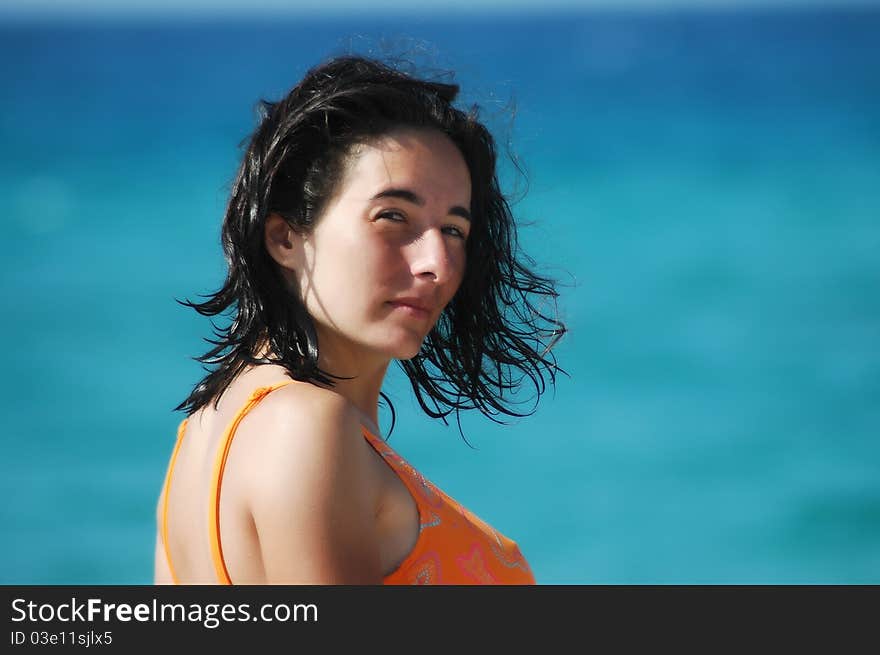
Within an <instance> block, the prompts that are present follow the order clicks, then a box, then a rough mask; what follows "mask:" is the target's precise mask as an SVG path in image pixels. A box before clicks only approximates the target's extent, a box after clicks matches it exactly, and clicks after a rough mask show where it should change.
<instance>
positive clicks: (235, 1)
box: [0, 0, 880, 14]
mask: <svg viewBox="0 0 880 655" xmlns="http://www.w3.org/2000/svg"><path fill="white" fill-rule="evenodd" d="M865 5H873V6H880V0H418V2H417V3H415V6H416V7H417V8H418V10H425V9H435V10H443V9H447V10H459V11H461V10H465V11H470V10H508V11H509V10H519V9H553V8H560V9H561V8H591V7H596V8H612V7H617V8H622V7H627V8H648V9H650V8H655V9H658V8H673V7H701V8H712V7H719V8H722V7H723V8H744V7H748V6H751V7H760V6H790V7H797V6H822V7H829V6H839V7H843V6H865ZM413 6H414V3H413V2H412V0H370V1H369V2H366V1H364V0H3V2H2V3H0V14H3V13H6V14H17V13H27V14H54V13H58V14H70V13H85V14H90V13H96V14H126V13H153V14H175V13H194V12H199V13H202V12H216V13H228V12H246V13H252V12H254V11H260V10H272V11H276V12H280V11H283V12H289V13H296V12H299V11H306V12H310V13H313V12H320V11H343V10H348V9H359V10H361V11H364V10H367V11H376V10H382V9H386V10H387V9H395V10H400V9H408V10H410V11H412V8H413Z"/></svg>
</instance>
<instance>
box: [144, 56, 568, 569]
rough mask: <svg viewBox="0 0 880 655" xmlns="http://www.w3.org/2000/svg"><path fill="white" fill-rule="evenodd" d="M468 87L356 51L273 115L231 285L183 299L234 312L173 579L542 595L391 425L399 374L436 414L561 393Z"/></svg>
mask: <svg viewBox="0 0 880 655" xmlns="http://www.w3.org/2000/svg"><path fill="white" fill-rule="evenodd" d="M457 92H458V87H457V86H455V85H449V84H440V83H436V82H430V81H425V80H420V79H416V78H414V77H412V76H410V75H407V74H404V73H403V72H400V71H398V70H395V69H392V68H389V67H387V66H385V65H383V64H380V63H378V62H375V61H371V60H367V59H361V58H356V57H346V58H339V59H335V60H331V61H329V62H328V63H326V64H324V65H321V66H319V67H317V68H315V69H313V70H311V71H309V73H308V74H307V75H306V76H305V78H304V79H303V80H302V81H301V82H300V83H299V84H298V85H297V86H296V87H295V88H294V89H293V90H292V91H291V92H290V93H289V94H288V95H287V97H285V98H284V99H283V100H281V101H280V102H277V103H268V102H264V103H263V108H264V116H263V118H262V120H261V122H260V125H259V126H258V128H257V129H256V131H255V132H254V134H253V136H252V137H251V140H250V143H249V145H248V147H247V150H246V152H245V155H244V158H243V161H242V164H241V167H240V169H239V171H238V175H237V177H236V179H235V183H234V185H233V189H232V194H231V198H230V201H229V206H228V209H227V211H226V217H225V220H224V223H223V247H224V251H225V255H226V261H227V264H228V274H227V278H226V282H225V284H224V285H223V287H222V289H220V291H218V292H217V293H216V294H214V295H213V296H211V297H209V299H208V300H207V301H206V302H204V303H191V302H187V303H185V304H187V305H189V306H191V307H193V308H194V309H196V310H197V311H198V312H200V313H201V314H203V315H206V316H216V315H218V314H221V312H224V311H227V310H228V311H229V312H231V314H232V320H231V322H230V324H229V325H228V326H227V327H224V328H216V338H215V339H214V340H211V343H213V344H214V345H215V347H214V348H212V349H211V350H210V351H209V352H208V353H207V354H206V355H204V356H203V357H201V358H200V361H202V362H203V363H207V364H210V365H213V367H214V368H213V369H212V370H211V372H210V373H209V374H208V375H207V376H206V377H205V378H204V379H203V380H201V382H199V383H198V385H196V387H195V388H194V389H193V391H192V393H190V395H189V397H188V398H187V399H186V400H185V401H184V402H183V403H181V405H180V406H179V407H178V409H180V410H184V411H186V413H187V418H186V419H185V420H184V421H183V422H182V423H181V425H180V428H179V430H178V437H177V443H176V445H175V448H174V451H173V454H172V456H171V461H170V463H169V466H168V471H167V474H166V478H165V484H164V486H163V489H162V493H161V494H160V497H159V503H158V508H157V522H158V534H157V539H156V560H155V579H156V582H157V583H184V584H212V583H225V584H231V583H233V582H234V583H237V584H312V583H314V584H361V583H362V584H379V583H383V582H384V583H386V584H410V583H425V584H467V583H507V584H529V583H534V581H535V580H534V577H533V575H532V572H531V570H530V569H529V565H528V564H527V562H526V560H525V559H524V558H523V556H522V555H521V553H520V551H519V549H518V548H517V546H516V544H515V543H514V542H513V541H511V540H509V539H508V538H506V537H504V536H503V535H501V534H499V533H498V532H497V531H495V530H494V529H493V528H492V527H490V526H489V525H487V524H486V523H484V522H483V521H481V520H480V519H479V518H477V517H476V516H474V515H473V514H472V513H470V512H469V511H468V510H466V509H465V508H464V507H462V506H461V505H460V504H459V503H457V502H456V501H454V500H453V499H451V498H450V497H448V496H447V495H446V494H444V493H443V492H442V491H440V490H439V489H437V488H436V487H435V486H434V485H432V484H431V483H430V482H428V481H427V480H426V479H425V478H424V477H423V476H422V475H421V474H419V472H418V471H416V470H415V469H413V468H412V467H411V466H410V465H409V464H407V462H405V461H404V460H403V459H401V458H400V457H399V456H398V455H397V454H396V453H395V452H394V451H393V450H392V449H391V448H390V447H389V446H388V445H387V444H386V443H385V442H384V441H383V439H382V438H381V437H380V430H379V427H378V417H377V413H378V403H379V399H380V395H381V388H382V381H383V379H384V377H385V373H386V371H387V368H388V365H389V363H390V362H391V360H398V361H399V362H400V363H401V365H402V367H403V369H404V371H405V372H406V374H407V375H408V376H409V379H410V381H411V383H412V387H413V390H414V392H415V394H416V397H417V398H418V400H419V403H420V405H421V406H422V408H423V409H424V411H425V412H426V413H428V414H429V415H430V416H432V417H435V418H445V417H446V416H447V415H449V414H450V413H453V412H458V411H461V410H465V409H478V410H480V411H482V412H483V413H484V414H486V415H488V416H492V417H494V416H497V415H499V414H507V415H512V416H519V415H521V414H519V413H518V412H517V411H516V410H515V409H514V408H513V406H512V405H511V404H510V399H509V396H510V394H511V392H512V391H514V390H515V389H516V388H517V387H518V386H519V385H520V383H521V382H522V380H523V379H525V378H527V379H529V380H530V381H531V382H532V383H533V384H534V386H535V389H536V391H537V394H538V395H540V394H541V392H542V391H543V390H544V385H545V376H548V377H549V379H550V380H551V381H554V380H555V372H556V365H555V360H554V358H553V356H552V355H551V354H550V351H549V348H550V346H551V345H552V344H553V343H554V342H555V341H556V339H558V337H560V336H561V335H562V333H563V332H564V327H563V326H562V324H561V323H559V322H558V321H557V320H556V318H555V316H549V315H547V314H546V313H545V310H542V309H541V308H542V307H544V306H545V305H546V304H547V303H546V302H545V301H546V300H548V299H549V300H555V298H556V295H557V294H556V292H555V290H554V288H553V285H552V283H551V282H550V281H549V280H546V279H544V278H541V277H538V276H537V275H535V274H534V273H532V272H531V271H530V270H529V269H528V268H527V267H526V266H524V265H523V263H522V262H521V261H520V260H519V259H518V258H517V253H516V234H515V227H514V224H513V219H512V217H511V214H510V210H509V207H508V205H507V203H506V202H505V200H504V198H503V196H502V195H501V193H500V191H499V188H498V181H497V178H496V174H495V162H496V157H495V149H494V142H493V139H492V137H491V135H490V134H489V132H488V131H487V130H486V128H485V127H484V126H483V125H482V124H481V123H480V122H478V120H477V118H476V114H475V112H472V113H470V114H468V113H464V112H462V111H461V110H459V109H457V108H455V107H454V106H453V105H452V101H453V100H454V98H455V96H456V94H457ZM550 304H551V305H552V303H550Z"/></svg>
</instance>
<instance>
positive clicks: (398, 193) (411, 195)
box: [370, 188, 471, 221]
mask: <svg viewBox="0 0 880 655" xmlns="http://www.w3.org/2000/svg"><path fill="white" fill-rule="evenodd" d="M379 198H400V199H401V200H406V201H407V202H411V203H412V204H414V205H418V206H419V207H424V206H425V199H424V198H422V197H421V196H420V195H418V194H417V193H415V192H413V191H410V190H409V189H395V188H392V189H385V190H384V191H380V192H379V193H377V194H376V195H375V196H373V197H372V198H370V201H371V202H372V201H373V200H378V199H379ZM448 213H449V214H453V215H455V216H461V217H462V218H463V219H465V220H466V221H470V220H471V213H470V212H469V211H468V210H467V209H465V208H464V207H462V206H461V205H454V206H452V207H450V208H449V212H448Z"/></svg>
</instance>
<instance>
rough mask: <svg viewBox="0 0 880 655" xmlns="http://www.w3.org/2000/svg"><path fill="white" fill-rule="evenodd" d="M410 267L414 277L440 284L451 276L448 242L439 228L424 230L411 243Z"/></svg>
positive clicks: (451, 265) (452, 264) (451, 264)
mask: <svg viewBox="0 0 880 655" xmlns="http://www.w3.org/2000/svg"><path fill="white" fill-rule="evenodd" d="M411 248H412V251H411V258H410V269H411V271H412V274H413V275H414V276H416V277H421V278H427V279H430V280H432V281H433V282H435V283H437V284H442V283H444V282H446V281H447V280H449V279H450V278H451V277H452V273H453V268H454V263H453V261H452V259H451V257H450V253H449V244H448V243H447V242H446V239H445V238H444V235H443V233H442V232H441V231H440V230H439V229H431V230H426V231H425V232H423V233H422V235H421V236H420V237H419V238H418V239H416V240H415V241H414V242H413V243H412V244H411Z"/></svg>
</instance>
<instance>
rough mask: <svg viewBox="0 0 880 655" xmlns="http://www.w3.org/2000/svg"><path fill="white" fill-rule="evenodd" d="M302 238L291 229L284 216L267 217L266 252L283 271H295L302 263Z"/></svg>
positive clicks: (273, 215) (272, 214)
mask: <svg viewBox="0 0 880 655" xmlns="http://www.w3.org/2000/svg"><path fill="white" fill-rule="evenodd" d="M301 241H302V237H301V236H300V235H299V234H297V232H296V231H295V230H294V229H293V228H292V227H290V225H289V224H288V222H287V221H286V220H285V219H284V217H283V216H281V215H280V214H276V213H274V212H273V213H271V214H269V215H268V216H267V217H266V230H265V243H266V252H268V253H269V256H270V257H271V258H272V259H274V260H275V263H276V264H278V265H279V266H280V267H281V268H282V269H287V270H289V271H295V270H297V268H299V267H300V264H301V263H302V243H301Z"/></svg>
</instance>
